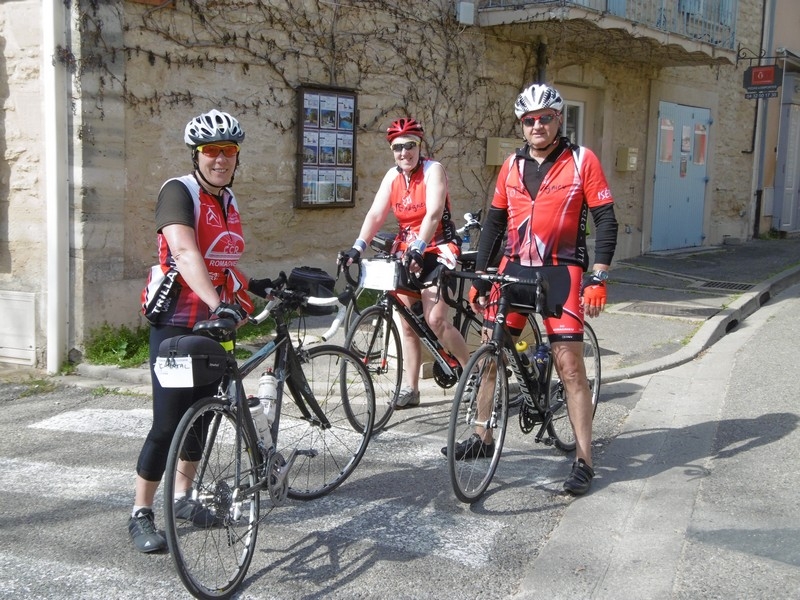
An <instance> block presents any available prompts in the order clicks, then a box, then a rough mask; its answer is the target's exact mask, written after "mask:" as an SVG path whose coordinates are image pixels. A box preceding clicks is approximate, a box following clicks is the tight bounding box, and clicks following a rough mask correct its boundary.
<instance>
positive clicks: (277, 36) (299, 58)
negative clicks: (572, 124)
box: [54, 0, 536, 199]
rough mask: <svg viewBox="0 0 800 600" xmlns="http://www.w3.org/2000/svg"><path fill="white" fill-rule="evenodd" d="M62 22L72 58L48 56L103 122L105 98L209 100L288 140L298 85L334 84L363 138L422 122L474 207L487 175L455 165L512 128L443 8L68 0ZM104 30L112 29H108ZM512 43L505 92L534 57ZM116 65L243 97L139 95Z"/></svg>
mask: <svg viewBox="0 0 800 600" xmlns="http://www.w3.org/2000/svg"><path fill="white" fill-rule="evenodd" d="M65 3H66V4H67V5H68V6H69V1H68V0H66V2H65ZM71 13H72V16H73V19H74V20H75V24H76V27H75V29H76V30H77V31H78V32H79V35H80V37H81V45H80V48H81V50H80V54H78V53H77V52H76V51H75V50H74V49H70V48H63V49H62V48H60V49H59V52H58V55H57V56H56V57H55V58H54V59H55V60H56V61H58V62H60V63H62V64H64V65H65V67H66V68H67V69H68V70H69V71H70V72H71V73H73V75H74V77H75V78H76V86H77V87H82V88H83V92H82V93H84V94H85V93H86V90H87V88H88V87H91V89H92V96H93V101H94V103H95V106H96V107H97V110H98V111H99V113H98V116H99V118H101V119H102V118H103V103H104V97H105V95H106V94H107V93H109V92H110V91H111V90H114V93H118V94H120V96H121V97H122V99H123V100H124V102H125V104H126V105H127V106H130V107H134V108H135V109H137V110H139V111H149V112H150V113H152V114H158V113H159V112H160V110H161V109H162V108H164V107H171V106H174V105H176V104H185V105H187V106H193V105H194V104H195V103H198V102H199V101H201V100H202V101H204V102H203V104H207V103H208V102H209V101H210V102H213V103H214V104H224V105H226V106H231V107H232V108H235V110H236V111H237V112H238V113H239V114H245V113H252V114H255V115H257V116H259V118H260V119H262V120H264V121H265V122H267V123H269V124H270V125H271V126H272V127H274V128H275V130H276V131H278V132H280V133H286V132H289V131H293V130H294V127H295V118H296V114H295V110H294V106H295V104H294V103H295V102H296V90H297V88H298V87H300V86H303V85H317V86H334V87H344V88H347V89H351V90H354V91H356V92H357V94H358V95H359V98H360V100H359V102H360V107H361V110H360V121H359V129H360V130H361V131H377V130H379V129H380V128H381V127H385V122H386V120H387V115H389V116H399V115H400V114H412V115H414V116H415V117H417V118H418V119H419V120H420V121H422V122H423V123H424V125H425V128H426V143H427V144H428V150H429V152H428V153H429V154H430V155H432V156H437V158H447V159H448V166H449V169H448V170H449V172H450V173H451V175H450V176H451V178H454V177H458V178H460V179H461V182H460V183H461V184H462V185H463V186H464V187H465V188H466V189H468V190H474V192H473V193H474V195H475V196H476V197H481V198H482V199H484V198H486V197H488V196H487V194H488V191H489V186H490V185H491V184H492V178H493V174H494V171H493V169H492V168H485V167H483V168H482V167H474V166H472V167H470V168H469V169H460V168H458V163H459V161H460V160H461V157H464V156H468V157H471V160H468V161H464V162H465V163H469V164H471V165H475V164H476V161H475V159H474V157H475V156H477V155H480V154H481V152H482V150H483V147H484V145H485V138H486V137H487V136H491V135H498V134H500V135H503V134H505V135H512V134H513V131H514V129H513V126H514V124H513V121H512V120H511V119H510V114H509V113H510V111H509V107H508V97H507V96H508V93H506V94H505V95H500V96H498V95H497V94H496V93H495V90H493V89H492V86H497V75H498V73H496V72H489V73H487V69H486V62H485V52H486V48H485V47H484V38H483V37H482V36H481V35H478V34H476V33H475V32H474V31H472V30H471V29H468V28H464V27H463V26H462V25H460V24H459V23H458V22H457V21H456V19H455V11H454V3H453V2H451V1H450V0H428V1H425V2H406V1H397V0H306V1H304V2H298V1H295V0H164V1H163V2H161V3H160V4H153V0H148V1H147V3H146V4H145V3H135V2H131V1H125V0H111V1H109V2H106V3H100V2H98V0H77V1H76V2H74V4H73V5H72V6H71ZM111 21H117V22H118V23H119V25H117V27H115V28H112V27H109V26H108V24H109V23H110V22H111ZM120 32H121V33H120ZM513 45H514V46H515V50H514V51H515V52H516V53H517V55H516V57H515V60H514V61H513V62H512V61H509V64H508V65H504V67H505V68H509V67H513V69H514V70H517V71H519V75H518V76H517V79H514V75H512V74H509V76H508V85H509V89H519V87H520V86H521V85H522V84H523V83H524V82H525V79H526V78H528V77H530V72H531V71H532V70H533V69H532V65H535V61H536V50H535V45H533V44H531V43H529V42H521V43H519V44H513ZM126 61H127V62H131V61H146V63H147V65H149V66H150V67H151V68H153V69H154V70H155V69H162V70H163V69H167V71H171V70H173V69H180V70H193V71H196V72H197V73H198V75H200V74H201V73H202V72H204V71H207V70H217V71H218V72H229V73H231V77H232V78H233V77H236V78H239V79H241V78H249V81H251V93H249V94H232V93H230V91H229V86H227V85H226V84H225V82H224V81H222V82H221V84H220V85H219V86H217V87H215V88H213V89H212V88H208V87H206V88H202V87H200V88H192V87H189V86H191V83H192V81H193V79H194V78H193V77H192V76H185V77H182V78H175V81H181V82H183V83H182V87H179V86H178V85H176V86H174V87H163V88H158V87H157V88H155V89H152V88H150V89H148V91H142V90H140V89H137V88H136V86H133V85H129V82H128V80H127V78H126V76H125V63H126ZM142 64H144V62H142ZM90 81H91V85H87V84H88V83H89V82H90ZM84 101H85V99H84ZM442 152H445V154H446V156H442V155H441V153H442Z"/></svg>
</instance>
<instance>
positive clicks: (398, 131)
mask: <svg viewBox="0 0 800 600" xmlns="http://www.w3.org/2000/svg"><path fill="white" fill-rule="evenodd" d="M424 133H425V131H424V130H423V129H422V125H420V124H419V121H417V120H416V119H412V118H411V117H408V118H404V119H397V120H396V121H394V122H392V124H391V125H389V128H388V129H387V130H386V140H387V141H388V142H389V143H392V141H394V139H395V138H399V137H400V136H403V135H413V136H416V137H418V138H420V139H422V136H423V135H424Z"/></svg>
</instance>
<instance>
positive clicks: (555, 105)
mask: <svg viewBox="0 0 800 600" xmlns="http://www.w3.org/2000/svg"><path fill="white" fill-rule="evenodd" d="M543 108H552V109H553V110H555V111H558V112H561V110H562V109H563V108H564V99H563V98H562V97H561V94H559V93H558V90H556V89H555V88H552V87H550V86H548V85H544V84H540V83H534V84H533V85H531V86H530V87H528V88H525V89H524V90H523V91H522V93H521V94H520V95H519V96H517V101H516V102H514V113H515V114H516V115H517V118H518V119H521V118H522V116H523V115H526V114H528V113H529V112H533V111H535V110H542V109H543Z"/></svg>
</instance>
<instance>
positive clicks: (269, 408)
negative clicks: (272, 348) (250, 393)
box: [258, 369, 278, 426]
mask: <svg viewBox="0 0 800 600" xmlns="http://www.w3.org/2000/svg"><path fill="white" fill-rule="evenodd" d="M258 398H259V400H260V401H261V406H263V407H264V414H265V415H267V421H269V424H270V426H272V423H273V422H274V421H275V401H276V400H277V399H278V380H277V379H275V375H273V373H272V369H267V370H266V371H265V372H264V374H263V375H261V379H259V380H258Z"/></svg>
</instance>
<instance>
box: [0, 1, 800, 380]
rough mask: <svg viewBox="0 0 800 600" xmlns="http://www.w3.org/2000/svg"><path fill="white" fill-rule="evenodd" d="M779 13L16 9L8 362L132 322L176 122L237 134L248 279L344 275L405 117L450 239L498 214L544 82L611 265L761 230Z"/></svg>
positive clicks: (658, 7)
mask: <svg viewBox="0 0 800 600" xmlns="http://www.w3.org/2000/svg"><path fill="white" fill-rule="evenodd" d="M784 3H788V0H785V2H784ZM201 4H202V6H201ZM772 4H773V3H772V2H770V1H769V0H768V1H767V2H761V1H760V0H738V1H737V0H691V1H688V0H680V1H666V0H641V1H638V2H633V1H630V0H629V1H628V2H625V1H624V0H608V1H606V0H602V1H600V0H582V1H576V2H569V1H560V2H552V1H550V2H543V1H540V2H523V1H518V0H515V1H513V2H512V1H508V2H504V1H502V0H494V1H483V2H456V1H452V0H437V1H433V2H430V1H427V0H425V1H423V0H416V1H413V2H397V1H395V0H375V1H371V2H363V1H359V0H351V1H349V2H338V3H336V4H331V3H328V2H317V1H311V2H304V3H301V5H300V6H299V7H298V3H292V2H288V1H287V2H285V3H284V4H283V5H282V4H281V3H278V2H271V3H269V5H268V6H267V5H266V3H260V2H253V1H252V0H247V1H246V0H229V1H228V2H225V3H217V2H207V3H189V2H186V1H185V0H172V1H169V0H166V1H162V0H109V1H108V2H104V3H96V2H89V1H74V2H72V3H71V5H70V6H69V7H67V6H65V4H64V3H63V2H59V1H57V0H45V1H44V2H42V1H40V0H10V1H7V2H4V3H3V4H0V45H2V52H1V53H0V82H1V83H2V84H1V85H0V95H2V97H3V105H2V106H3V109H2V114H0V128H2V133H3V135H2V136H0V143H2V144H3V150H4V152H3V154H2V156H3V159H2V160H0V213H1V214H2V226H3V236H2V238H1V239H0V309H2V310H3V312H4V314H6V315H9V314H10V315H12V316H13V317H14V318H13V319H12V322H13V327H11V328H9V329H8V330H7V331H4V332H3V333H1V334H0V360H3V361H9V362H18V363H23V364H36V365H39V366H46V368H47V369H48V370H49V371H51V372H54V371H57V370H58V369H59V368H60V366H61V364H62V363H63V362H64V361H66V360H67V358H68V357H72V358H74V359H77V358H79V357H80V352H81V349H82V347H83V344H84V340H85V339H86V338H87V336H89V335H90V334H91V331H92V330H93V329H95V328H97V327H99V326H100V325H102V324H104V323H109V324H112V325H115V326H118V325H129V326H132V325H137V324H139V323H141V317H140V314H139V311H138V307H139V293H140V291H141V288H142V285H143V282H144V277H145V274H146V271H147V268H148V267H149V266H150V265H151V264H152V263H153V262H154V260H155V231H154V214H153V213H154V206H155V200H156V197H157V195H158V191H159V189H160V187H161V185H162V183H163V182H164V181H165V180H166V179H168V178H170V177H174V176H178V175H182V174H186V173H188V172H189V171H190V170H191V161H190V154H189V151H188V149H187V148H186V147H185V146H184V144H183V140H182V138H183V128H184V125H185V123H186V122H187V121H188V120H189V119H190V118H191V117H193V116H195V115H196V114H199V113H200V112H203V111H206V110H209V109H210V108H213V107H217V108H220V109H222V110H226V111H228V112H230V113H232V114H234V115H235V116H237V118H239V120H240V122H241V123H242V125H243V127H244V128H245V130H246V136H247V137H246V140H245V143H244V145H243V149H242V155H241V165H240V167H239V170H238V171H237V174H236V182H235V185H234V190H235V192H236V195H237V198H238V199H239V202H240V206H241V210H242V214H243V221H244V229H245V236H246V241H247V249H246V251H245V259H244V262H243V263H242V266H243V267H244V269H245V270H246V271H247V272H248V273H250V274H252V275H254V276H257V277H267V276H272V275H275V274H276V273H277V272H278V271H280V270H285V271H287V270H288V269H290V268H291V267H293V266H297V265H301V264H303V265H312V266H319V267H323V268H326V269H328V270H329V271H330V270H333V268H334V264H335V257H336V253H337V251H338V250H340V249H343V248H347V247H349V245H350V244H352V242H353V239H354V237H355V236H356V234H357V232H358V228H359V225H360V223H361V220H362V219H363V217H364V214H365V213H366V211H367V209H368V208H369V205H370V203H371V201H372V197H373V194H374V192H375V190H376V189H377V186H378V184H379V182H380V180H381V178H382V176H383V174H384V173H385V172H386V169H387V168H388V167H389V166H391V164H392V156H391V153H390V152H389V151H388V148H387V147H386V143H385V139H384V134H383V132H384V131H385V128H386V126H387V125H388V124H389V122H390V121H391V120H393V119H395V118H398V117H401V116H406V115H412V116H414V117H416V118H417V119H419V120H420V121H421V122H422V123H423V125H424V126H425V130H426V139H425V153H426V154H428V155H432V156H434V157H435V158H436V159H438V160H440V161H441V162H442V163H443V164H444V165H445V167H446V169H447V172H448V178H449V185H450V194H451V198H452V202H453V206H454V210H455V212H456V215H457V217H458V219H459V221H460V220H461V216H462V215H463V213H465V212H468V211H474V210H476V209H479V208H482V207H486V206H488V204H489V202H490V201H491V196H492V192H493V189H494V178H495V177H496V174H497V171H498V168H499V167H498V164H499V162H501V161H502V158H503V157H504V156H505V155H506V154H507V153H508V152H510V151H511V149H513V147H514V146H515V145H518V144H519V143H520V142H521V131H520V129H519V125H518V123H516V119H515V117H514V114H513V102H514V99H515V98H516V95H517V94H518V93H519V91H520V90H521V89H522V88H523V87H524V86H526V85H527V84H529V83H531V82H533V81H546V82H548V83H551V84H553V85H555V86H556V87H557V88H558V89H559V90H560V91H561V92H562V95H564V97H565V98H566V100H567V102H568V108H567V113H566V126H565V133H566V134H568V135H569V136H570V137H571V138H572V139H573V140H574V141H576V142H579V143H582V144H585V145H587V146H589V147H591V148H593V149H594V150H595V151H596V152H597V154H598V155H599V156H600V159H601V161H602V163H603V166H604V168H605V170H606V172H607V175H608V177H609V181H610V183H611V188H612V192H613V193H614V196H615V200H616V204H617V216H618V219H619V221H620V237H619V244H618V253H617V256H618V257H619V258H625V257H631V256H636V255H639V254H641V253H643V252H651V251H659V250H670V249H676V248H687V247H695V246H708V245H716V244H721V243H724V242H725V241H726V240H729V239H747V238H748V237H751V236H752V235H753V233H754V231H755V230H756V227H755V224H756V221H758V222H759V224H761V226H762V228H763V227H764V226H767V224H768V223H769V226H767V229H769V228H771V227H772V216H771V213H770V211H771V210H773V209H772V207H771V206H768V203H767V202H766V200H765V199H764V198H761V206H760V209H759V213H758V214H756V209H755V206H756V196H755V194H754V191H755V187H754V186H755V185H756V177H755V175H754V172H755V171H756V170H757V169H756V165H757V164H764V175H765V177H764V181H766V179H767V178H768V177H769V173H770V167H769V165H770V162H769V160H764V161H762V162H761V163H759V161H760V160H761V159H760V158H759V155H758V152H757V146H758V144H754V136H755V135H756V132H755V131H754V129H753V128H751V127H750V126H749V125H748V126H746V127H745V126H742V124H743V123H748V124H750V123H759V122H760V123H761V125H760V127H761V128H762V129H763V130H764V131H766V130H767V128H769V127H770V126H771V125H772V124H773V123H772V121H770V119H771V118H772V117H769V118H767V117H761V118H762V121H759V120H758V119H759V116H758V114H756V111H757V109H758V107H759V106H761V105H762V104H765V103H766V102H767V101H766V100H764V101H763V102H762V101H753V100H749V99H746V98H745V94H744V89H743V87H742V74H743V70H744V68H745V66H746V65H744V63H743V61H741V60H738V56H739V50H740V48H741V47H746V48H758V49H760V48H762V47H763V42H762V38H763V36H764V28H762V21H763V17H764V10H767V9H768V7H769V6H771V5H772ZM779 4H780V2H776V3H775V5H776V7H777V8H776V9H775V10H782V9H780V8H779V7H778V5H779ZM765 7H767V8H765ZM201 11H202V12H201ZM768 12H769V11H768V10H767V13H768ZM776 21H780V19H776ZM787 27H788V25H787ZM795 30H796V29H795ZM790 31H792V30H791V29H787V34H786V35H787V36H788V35H790V34H789V33H788V32H790ZM777 37H779V36H777ZM785 48H786V49H787V51H788V50H791V46H790V44H789V42H788V41H787V42H786V43H785ZM776 104H777V103H776ZM326 111H332V112H330V114H332V115H336V116H335V118H334V119H331V120H327V119H326V114H328V112H326ZM761 114H762V115H764V114H765V112H762V113H761ZM775 127H776V128H777V125H775ZM754 146H755V148H754ZM795 156H796V153H795ZM769 183H771V182H769ZM761 185H762V188H760V189H763V188H764V187H769V185H767V183H764V182H761ZM764 195H765V194H763V193H762V194H760V196H764ZM767 195H768V194H767ZM387 227H390V226H388V225H387ZM762 231H763V229H762Z"/></svg>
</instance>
